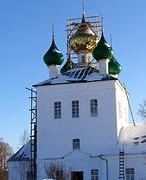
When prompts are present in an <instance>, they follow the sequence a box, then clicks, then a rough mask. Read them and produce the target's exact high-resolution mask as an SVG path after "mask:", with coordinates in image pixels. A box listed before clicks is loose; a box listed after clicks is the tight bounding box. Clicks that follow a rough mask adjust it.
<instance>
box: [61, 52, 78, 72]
mask: <svg viewBox="0 0 146 180" xmlns="http://www.w3.org/2000/svg"><path fill="white" fill-rule="evenodd" d="M74 67H76V64H74V63H73V61H72V60H71V57H70V55H69V57H68V59H67V61H66V63H65V64H64V66H63V67H62V68H61V70H60V72H61V74H64V73H66V72H67V71H69V70H70V69H73V68H74Z"/></svg>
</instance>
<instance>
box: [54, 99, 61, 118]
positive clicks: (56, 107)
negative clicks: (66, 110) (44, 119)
mask: <svg viewBox="0 0 146 180" xmlns="http://www.w3.org/2000/svg"><path fill="white" fill-rule="evenodd" d="M54 119H61V101H55V102H54Z"/></svg>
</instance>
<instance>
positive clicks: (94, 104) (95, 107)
mask: <svg viewBox="0 0 146 180" xmlns="http://www.w3.org/2000/svg"><path fill="white" fill-rule="evenodd" d="M97 114H98V103H97V99H91V100H90V115H91V117H97Z"/></svg>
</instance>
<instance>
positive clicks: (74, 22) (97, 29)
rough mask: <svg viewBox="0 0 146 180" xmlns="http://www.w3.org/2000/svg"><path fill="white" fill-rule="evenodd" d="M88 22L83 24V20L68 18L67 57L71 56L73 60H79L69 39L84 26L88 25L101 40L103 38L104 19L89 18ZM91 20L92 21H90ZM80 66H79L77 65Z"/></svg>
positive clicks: (97, 17) (98, 17) (87, 18)
mask: <svg viewBox="0 0 146 180" xmlns="http://www.w3.org/2000/svg"><path fill="white" fill-rule="evenodd" d="M85 19H86V22H84V23H83V22H82V18H68V19H67V25H66V28H67V29H66V32H67V56H68V55H69V54H70V56H71V58H72V59H75V60H76V59H77V55H76V53H75V52H74V51H73V50H72V48H71V46H70V43H69V39H70V38H71V37H72V35H74V34H75V32H76V31H77V30H78V28H79V27H80V26H81V25H82V24H86V25H87V26H88V28H89V29H90V30H91V31H92V32H93V33H94V34H95V35H96V36H97V37H98V38H99V37H100V36H101V32H102V30H103V28H102V17H100V16H87V17H85ZM89 19H90V21H88V20H89ZM77 65H78V64H77Z"/></svg>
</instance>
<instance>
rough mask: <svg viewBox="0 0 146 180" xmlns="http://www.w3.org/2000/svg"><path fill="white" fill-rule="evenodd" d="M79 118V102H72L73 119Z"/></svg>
mask: <svg viewBox="0 0 146 180" xmlns="http://www.w3.org/2000/svg"><path fill="white" fill-rule="evenodd" d="M78 117H79V101H72V118H78Z"/></svg>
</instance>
